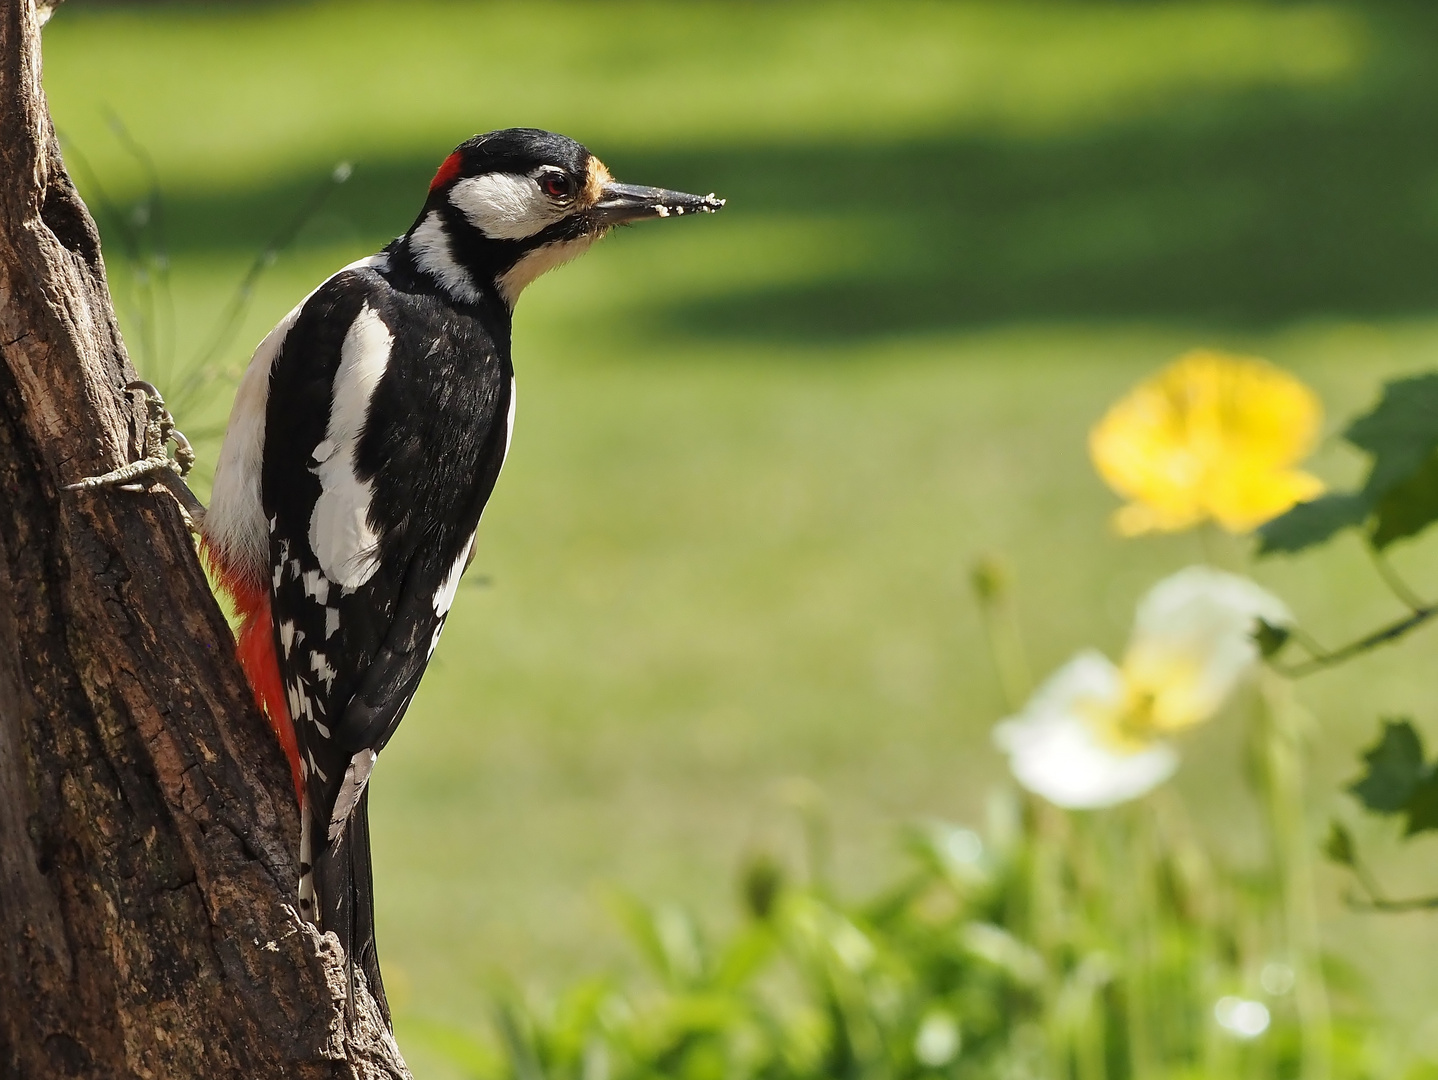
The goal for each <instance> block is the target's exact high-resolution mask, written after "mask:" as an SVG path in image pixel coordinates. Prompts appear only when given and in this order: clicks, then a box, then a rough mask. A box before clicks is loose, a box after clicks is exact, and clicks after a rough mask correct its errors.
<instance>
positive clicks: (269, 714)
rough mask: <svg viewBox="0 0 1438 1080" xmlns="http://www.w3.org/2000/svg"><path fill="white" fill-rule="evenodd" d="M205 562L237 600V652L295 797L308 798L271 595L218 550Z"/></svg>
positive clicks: (208, 555) (206, 558)
mask: <svg viewBox="0 0 1438 1080" xmlns="http://www.w3.org/2000/svg"><path fill="white" fill-rule="evenodd" d="M204 555H205V563H206V565H207V566H208V567H209V569H210V572H211V573H212V574H213V575H214V576H215V580H216V581H217V582H218V583H219V586H220V588H221V589H223V590H224V591H225V592H226V593H227V594H228V595H229V597H230V599H231V600H233V601H234V604H235V612H236V614H238V615H239V616H240V626H239V629H238V631H236V634H235V639H236V643H235V654H236V655H237V656H238V657H239V660H240V667H242V668H244V670H245V678H247V679H248V680H249V681H250V689H251V690H253V691H254V694H255V703H256V704H257V705H259V707H260V712H262V713H264V714H265V719H266V720H268V721H269V722H270V730H271V731H273V732H274V733H275V738H276V739H278V740H279V743H280V749H281V750H283V751H284V752H285V758H286V760H288V761H289V763H290V779H291V780H292V781H293V782H294V785H295V799H296V800H301V801H302V800H303V799H304V791H305V789H304V780H303V779H302V778H301V777H300V744H299V740H297V739H296V738H295V725H294V723H293V722H292V721H291V719H290V710H289V705H288V704H287V703H286V701H285V687H284V680H283V679H281V678H280V664H279V660H278V659H277V658H276V656H275V629H274V622H273V620H272V619H271V617H270V594H269V592H268V591H267V590H266V589H264V588H258V587H256V586H254V585H252V584H250V583H249V582H247V581H245V580H244V579H243V578H242V577H241V576H240V575H239V574H236V573H233V572H231V571H230V570H228V569H227V568H226V567H225V566H224V565H222V564H221V563H220V561H219V559H217V558H216V557H215V555H214V553H213V552H212V551H211V550H210V549H209V547H206V548H205V549H204Z"/></svg>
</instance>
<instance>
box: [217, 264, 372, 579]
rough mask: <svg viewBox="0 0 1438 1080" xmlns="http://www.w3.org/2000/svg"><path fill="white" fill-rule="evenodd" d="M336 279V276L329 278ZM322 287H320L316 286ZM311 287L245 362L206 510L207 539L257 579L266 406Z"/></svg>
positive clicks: (262, 560)
mask: <svg viewBox="0 0 1438 1080" xmlns="http://www.w3.org/2000/svg"><path fill="white" fill-rule="evenodd" d="M388 266H389V259H388V257H387V256H384V255H371V256H369V257H368V258H365V259H360V260H359V261H357V262H352V263H350V264H349V265H348V266H346V267H344V268H343V269H341V270H339V271H337V273H336V275H333V276H337V275H338V274H342V273H344V272H345V270H358V269H362V268H364V267H372V268H374V269H376V270H381V271H382V270H384V269H386V268H387V267H388ZM326 280H330V279H326ZM317 291H319V287H317V288H316V289H315V292H317ZM314 294H315V293H314V292H311V293H310V294H309V296H306V297H305V298H304V299H303V300H301V301H300V302H299V303H298V304H296V305H295V306H294V308H293V310H291V311H290V313H289V314H288V315H286V316H285V317H284V318H283V319H281V320H280V322H279V324H278V325H277V326H276V327H275V328H274V329H273V330H271V331H270V332H269V333H268V334H266V335H265V339H264V340H263V341H261V342H260V344H259V346H258V347H257V348H256V349H255V352H254V355H253V356H252V357H251V358H250V363H249V366H248V367H247V368H245V374H244V377H243V378H242V379H241V380H240V388H239V390H238V392H237V393H236V394H235V404H234V408H233V409H231V411H230V421H229V424H228V425H226V428H225V441H224V444H223V445H222V446H221V447H220V456H219V458H218V459H217V460H216V462H215V484H214V489H213V493H212V494H211V496H210V506H209V509H208V510H206V511H205V520H204V525H203V529H204V534H205V541H206V543H208V544H209V545H210V546H211V548H212V549H213V550H214V551H215V552H216V553H217V554H218V555H219V556H220V559H221V561H222V562H223V563H224V564H225V565H226V566H228V567H233V568H236V569H239V570H242V571H244V572H246V573H247V574H248V575H249V576H250V577H251V578H252V580H253V581H254V582H255V583H256V584H260V583H262V582H263V581H264V568H265V566H266V565H267V564H268V563H269V561H270V541H269V530H268V527H267V522H266V521H265V512H264V508H263V504H262V503H261V501H260V463H261V458H262V457H263V456H264V452H265V409H266V405H267V402H268V399H269V392H270V371H271V369H273V367H274V364H275V358H276V357H277V356H279V354H280V349H281V348H282V347H283V346H284V343H285V338H286V337H287V336H288V335H289V332H290V330H291V329H293V328H294V325H295V320H297V319H298V318H299V316H300V311H301V310H303V308H304V306H305V305H306V304H307V303H309V300H310V296H314Z"/></svg>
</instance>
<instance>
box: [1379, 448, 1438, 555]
mask: <svg viewBox="0 0 1438 1080" xmlns="http://www.w3.org/2000/svg"><path fill="white" fill-rule="evenodd" d="M1374 509H1375V512H1376V513H1375V516H1376V517H1377V524H1376V525H1375V527H1374V529H1373V543H1374V546H1375V547H1380V548H1383V547H1387V546H1388V545H1389V544H1391V543H1393V541H1395V540H1401V539H1403V538H1404V537H1405V536H1414V535H1416V534H1418V533H1420V532H1422V531H1423V530H1424V529H1426V528H1427V527H1428V526H1429V525H1431V524H1433V522H1435V521H1438V453H1433V454H1429V455H1428V457H1427V458H1426V459H1425V460H1424V462H1423V464H1422V465H1421V466H1419V468H1418V470H1417V471H1416V472H1414V473H1413V474H1412V475H1411V476H1409V477H1408V479H1406V480H1404V481H1403V482H1402V483H1399V484H1396V485H1394V486H1393V487H1391V488H1389V489H1388V491H1387V492H1386V493H1385V494H1384V495H1383V497H1382V498H1381V499H1379V500H1378V505H1377V506H1376V507H1375V508H1374Z"/></svg>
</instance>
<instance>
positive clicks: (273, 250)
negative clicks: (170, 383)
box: [176, 162, 353, 405]
mask: <svg viewBox="0 0 1438 1080" xmlns="http://www.w3.org/2000/svg"><path fill="white" fill-rule="evenodd" d="M352 171H353V170H352V169H351V167H350V165H349V164H348V163H347V162H341V163H340V164H339V165H336V166H335V168H334V169H333V170H332V171H331V172H330V174H329V175H328V176H326V177H325V179H324V180H322V181H321V182H320V183H319V184H317V185H316V186H315V188H314V190H313V191H311V192H310V196H309V198H308V199H306V200H305V201H304V203H303V204H301V206H300V208H299V209H298V210H297V211H296V212H295V214H294V215H293V216H292V217H291V218H290V219H289V221H287V222H285V224H284V225H283V226H282V227H281V228H280V229H279V230H278V231H277V232H276V233H275V234H274V236H272V237H271V238H270V241H269V243H267V244H266V245H265V246H264V248H263V249H261V251H260V253H259V254H258V255H256V256H255V259H254V261H253V262H252V263H250V268H249V269H248V270H247V271H245V276H244V277H243V278H241V279H240V283H239V285H238V286H237V287H236V289H235V292H234V295H233V296H231V297H230V302H229V303H228V304H227V305H226V307H225V311H224V313H223V315H222V316H221V318H220V322H219V327H218V329H217V330H216V331H215V334H214V336H213V337H212V338H211V339H210V343H209V345H208V346H206V347H205V349H204V350H203V351H202V352H201V353H200V354H199V356H198V357H197V358H196V360H195V362H194V364H192V365H191V374H190V376H189V378H187V379H186V380H185V381H184V382H183V383H182V384H181V385H180V390H179V393H178V394H177V395H176V397H178V399H179V401H180V402H181V403H182V405H183V404H188V403H189V402H190V400H191V399H192V398H193V396H194V395H195V394H197V393H198V392H199V391H200V390H202V389H203V388H204V387H205V386H206V385H208V384H209V383H210V382H211V381H213V379H214V378H215V377H216V376H217V374H218V369H215V368H214V367H213V363H212V362H213V361H214V359H215V358H216V357H217V356H219V354H220V353H221V352H223V351H224V350H225V349H226V348H228V347H229V345H230V343H231V342H232V341H233V340H234V338H235V335H236V334H237V333H239V329H240V324H241V323H242V322H243V320H244V317H245V312H246V311H247V310H248V308H249V305H250V300H251V299H252V298H253V296H254V291H255V285H256V284H257V283H258V282H259V280H260V277H261V276H262V275H263V274H264V272H265V271H266V270H268V269H269V268H270V267H271V266H273V265H274V263H275V261H276V260H277V259H278V258H279V257H280V253H281V252H283V251H284V250H285V249H286V248H288V247H289V246H290V245H291V244H292V243H294V241H295V237H297V236H298V235H299V232H300V230H301V229H303V228H304V227H305V225H307V224H308V223H309V221H310V219H311V218H312V217H314V215H315V214H317V213H318V212H319V211H320V209H321V208H322V207H323V206H324V204H325V202H326V201H327V200H328V199H329V197H330V194H331V193H332V192H333V191H334V189H335V188H337V187H339V186H340V185H341V184H343V183H344V182H345V181H346V180H348V179H349V178H350V175H351V173H352Z"/></svg>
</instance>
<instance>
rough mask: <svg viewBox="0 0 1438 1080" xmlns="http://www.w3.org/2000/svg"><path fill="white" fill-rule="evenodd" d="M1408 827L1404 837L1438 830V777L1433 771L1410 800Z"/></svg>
mask: <svg viewBox="0 0 1438 1080" xmlns="http://www.w3.org/2000/svg"><path fill="white" fill-rule="evenodd" d="M1407 810H1408V826H1407V828H1405V829H1404V830H1403V835H1404V836H1412V835H1413V834H1414V833H1421V832H1427V831H1428V830H1429V829H1438V775H1435V774H1434V773H1433V772H1432V771H1431V770H1430V771H1429V772H1428V773H1427V774H1426V775H1425V776H1424V777H1423V779H1422V780H1421V781H1420V782H1419V784H1418V787H1417V788H1415V789H1414V791H1413V794H1412V796H1411V797H1410V798H1409V799H1408V806H1407Z"/></svg>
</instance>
